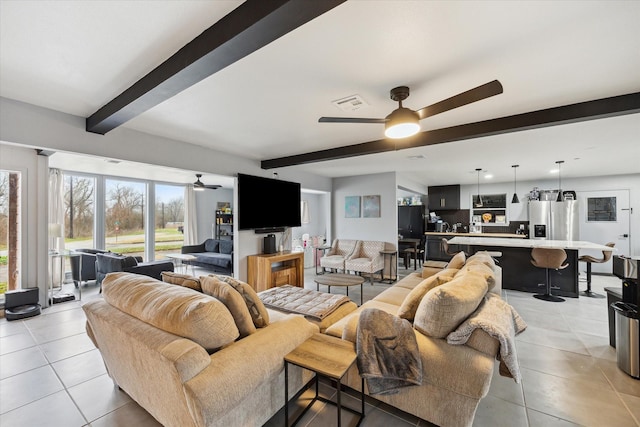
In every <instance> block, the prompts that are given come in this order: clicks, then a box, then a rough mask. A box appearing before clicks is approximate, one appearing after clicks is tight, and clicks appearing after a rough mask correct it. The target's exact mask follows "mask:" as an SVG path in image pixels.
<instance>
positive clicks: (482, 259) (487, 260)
mask: <svg viewBox="0 0 640 427" xmlns="http://www.w3.org/2000/svg"><path fill="white" fill-rule="evenodd" d="M467 262H479V263H482V264H485V265H486V266H487V267H490V268H494V267H495V266H496V261H495V260H494V259H493V257H492V256H491V255H489V252H487V251H479V252H476V253H475V254H473V255H471V256H470V257H469V258H468V259H467Z"/></svg>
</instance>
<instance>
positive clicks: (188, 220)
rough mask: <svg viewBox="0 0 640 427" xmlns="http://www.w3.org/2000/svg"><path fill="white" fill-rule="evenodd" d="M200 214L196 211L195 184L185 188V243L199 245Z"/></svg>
mask: <svg viewBox="0 0 640 427" xmlns="http://www.w3.org/2000/svg"><path fill="white" fill-rule="evenodd" d="M198 243H200V242H199V241H198V215H197V211H196V192H195V191H194V189H193V185H191V184H189V185H187V186H186V187H185V188H184V244H185V245H197V244H198Z"/></svg>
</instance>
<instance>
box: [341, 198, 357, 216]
mask: <svg viewBox="0 0 640 427" xmlns="http://www.w3.org/2000/svg"><path fill="white" fill-rule="evenodd" d="M344 217H345V218H360V196H345V198H344Z"/></svg>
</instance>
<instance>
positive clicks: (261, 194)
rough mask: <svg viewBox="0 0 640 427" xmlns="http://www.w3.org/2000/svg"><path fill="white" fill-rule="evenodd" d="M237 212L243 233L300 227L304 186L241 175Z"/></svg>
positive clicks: (239, 176) (239, 177)
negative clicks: (301, 194)
mask: <svg viewBox="0 0 640 427" xmlns="http://www.w3.org/2000/svg"><path fill="white" fill-rule="evenodd" d="M237 211H238V228H239V229H240V230H256V232H269V231H275V230H276V229H283V228H284V227H300V225H301V221H300V184H299V183H297V182H289V181H282V180H279V179H271V178H263V177H259V176H253V175H245V174H238V208H237Z"/></svg>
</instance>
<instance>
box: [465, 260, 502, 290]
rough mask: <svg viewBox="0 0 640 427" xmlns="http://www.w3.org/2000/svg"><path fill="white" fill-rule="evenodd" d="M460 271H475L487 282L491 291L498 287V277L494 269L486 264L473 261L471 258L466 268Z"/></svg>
mask: <svg viewBox="0 0 640 427" xmlns="http://www.w3.org/2000/svg"><path fill="white" fill-rule="evenodd" d="M460 271H462V272H465V271H473V272H476V273H477V274H479V275H481V276H482V277H484V279H485V280H486V281H487V287H488V288H489V290H491V289H493V288H494V287H495V285H496V276H495V273H494V271H493V269H492V268H491V267H488V266H487V265H486V264H485V263H484V262H480V261H477V260H476V261H472V260H471V258H469V260H468V261H467V263H466V264H465V265H464V267H462V269H461V270H460ZM461 274H463V273H461Z"/></svg>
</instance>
